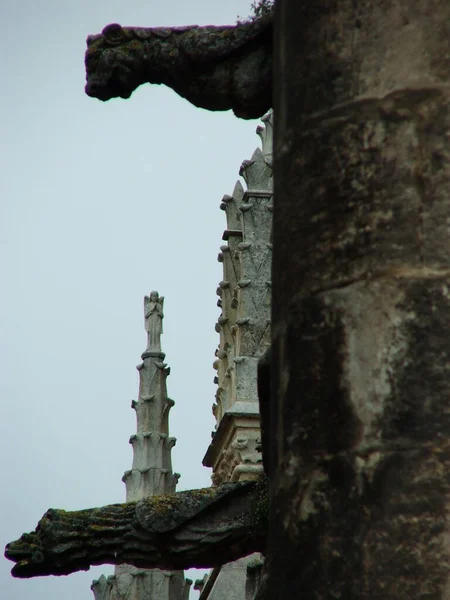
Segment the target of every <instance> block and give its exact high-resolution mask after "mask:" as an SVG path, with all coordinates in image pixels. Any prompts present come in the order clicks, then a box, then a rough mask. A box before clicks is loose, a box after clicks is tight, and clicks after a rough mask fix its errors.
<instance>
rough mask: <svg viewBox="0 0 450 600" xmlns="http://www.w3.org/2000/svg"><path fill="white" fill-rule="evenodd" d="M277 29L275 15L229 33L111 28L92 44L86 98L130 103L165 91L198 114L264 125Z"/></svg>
mask: <svg viewBox="0 0 450 600" xmlns="http://www.w3.org/2000/svg"><path fill="white" fill-rule="evenodd" d="M272 21H273V17H272V15H271V14H269V15H266V16H264V17H261V18H260V19H256V20H254V21H250V22H245V23H240V24H238V25H235V26H223V27H213V26H207V27H198V26H190V27H171V28H167V27H155V28H143V27H121V26H120V25H117V24H111V25H107V26H106V27H105V28H104V29H103V31H102V33H101V34H98V35H91V36H89V37H88V38H87V45H88V48H87V51H86V79H87V83H86V93H87V94H88V96H92V97H95V98H98V99H100V100H104V101H105V100H110V99H111V98H117V97H120V98H129V97H130V96H131V94H132V92H133V91H134V90H135V89H136V88H137V87H139V86H140V85H142V84H144V83H156V84H162V83H163V84H165V85H167V86H169V87H170V88H172V89H173V90H175V92H177V94H179V95H180V96H183V98H186V99H187V100H189V102H191V103H192V104H194V105H195V106H198V107H201V108H206V109H208V110H229V109H232V110H233V112H234V113H235V115H236V116H238V117H241V118H243V119H255V118H258V117H261V116H262V115H263V114H264V113H265V112H267V110H268V109H270V108H271V106H272Z"/></svg>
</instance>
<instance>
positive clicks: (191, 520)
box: [5, 479, 268, 578]
mask: <svg viewBox="0 0 450 600" xmlns="http://www.w3.org/2000/svg"><path fill="white" fill-rule="evenodd" d="M267 510H268V509H267V482H266V480H265V479H261V480H260V481H253V482H246V483H227V484H223V485H221V486H219V487H212V488H205V489H200V490H189V491H185V492H178V493H176V494H167V495H163V496H151V497H149V498H146V499H145V500H141V501H140V502H129V503H126V504H112V505H110V506H104V507H101V508H92V509H87V510H80V511H64V510H54V509H50V510H48V511H47V512H46V513H45V515H44V516H43V517H42V519H41V520H40V521H39V523H38V526H37V527H36V530H35V531H34V532H32V533H25V534H23V535H22V536H21V537H20V538H19V539H18V540H16V541H14V542H11V543H10V544H8V545H7V547H6V551H5V556H6V558H8V559H10V560H12V561H14V562H15V563H16V565H15V566H14V567H13V569H12V574H13V575H14V576H15V577H21V578H27V577H36V576H43V575H68V574H70V573H74V572H76V571H87V570H88V569H89V567H90V566H93V565H101V564H114V565H118V564H123V563H126V564H132V565H135V566H136V567H139V568H163V569H164V568H166V569H185V568H189V567H213V566H215V565H220V564H224V563H226V562H229V561H232V560H235V559H237V558H240V557H241V556H246V555H248V554H251V553H252V552H258V551H259V552H261V551H264V550H265V540H266V532H267Z"/></svg>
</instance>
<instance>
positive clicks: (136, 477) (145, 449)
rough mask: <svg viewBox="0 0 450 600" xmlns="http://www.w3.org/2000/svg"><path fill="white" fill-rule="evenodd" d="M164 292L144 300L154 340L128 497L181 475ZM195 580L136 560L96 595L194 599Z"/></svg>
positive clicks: (166, 486)
mask: <svg viewBox="0 0 450 600" xmlns="http://www.w3.org/2000/svg"><path fill="white" fill-rule="evenodd" d="M163 304H164V298H162V297H160V296H159V294H158V293H157V292H152V294H151V295H150V297H146V299H145V303H144V309H145V317H146V318H145V322H146V330H147V333H148V344H147V349H146V351H145V352H144V353H143V354H142V363H141V364H139V365H138V366H137V370H138V372H139V397H138V400H137V401H135V400H133V401H132V403H131V406H132V408H133V409H134V410H135V411H136V418H137V431H136V433H135V434H133V435H132V436H131V437H130V444H131V445H132V447H133V464H132V468H131V469H130V470H129V471H125V474H124V476H123V478H122V480H123V481H124V483H125V486H126V501H127V502H135V501H138V500H141V499H143V498H147V497H148V496H153V495H159V494H169V493H172V492H175V487H176V484H177V481H178V479H179V475H178V474H177V473H173V472H172V458H171V450H172V448H173V446H174V445H175V442H176V439H175V438H174V437H170V435H169V411H170V409H171V408H172V406H173V405H174V401H173V400H171V399H170V398H169V397H168V395H167V385H166V379H167V376H168V375H169V373H170V368H168V367H167V365H166V363H164V358H165V354H164V353H163V352H162V351H161V341H160V336H161V333H162V319H163V313H162V308H163ZM190 585H191V581H190V580H188V579H185V578H184V574H183V571H161V570H159V569H138V568H136V567H133V566H131V565H119V566H117V567H115V570H114V575H111V576H109V577H105V576H104V575H102V576H101V577H100V579H98V580H95V581H94V582H93V583H92V586H91V589H92V591H93V593H94V596H95V600H188V597H189V588H190Z"/></svg>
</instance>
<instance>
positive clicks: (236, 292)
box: [196, 112, 273, 600]
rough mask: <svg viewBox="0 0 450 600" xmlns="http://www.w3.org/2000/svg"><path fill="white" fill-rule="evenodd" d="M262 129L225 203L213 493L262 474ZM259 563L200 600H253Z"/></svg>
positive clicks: (266, 187)
mask: <svg viewBox="0 0 450 600" xmlns="http://www.w3.org/2000/svg"><path fill="white" fill-rule="evenodd" d="M262 121H263V123H264V126H263V127H261V126H259V127H258V128H257V130H256V131H257V134H258V135H259V136H260V138H261V142H262V149H261V150H260V149H259V148H258V149H257V150H255V152H254V153H253V156H252V158H251V160H245V161H244V162H243V163H242V166H241V169H240V171H239V174H240V175H241V176H242V177H243V179H244V181H245V184H246V188H247V189H244V187H243V186H242V185H241V183H240V182H239V181H238V182H237V183H236V186H235V188H234V191H233V194H232V195H231V196H228V195H226V196H224V197H223V199H222V203H221V206H220V207H221V209H222V210H224V211H225V214H226V218H227V228H226V230H225V232H224V234H223V240H224V244H223V245H222V246H221V248H220V254H219V257H218V259H219V262H221V263H222V264H223V278H222V281H221V282H220V283H219V287H218V288H217V294H218V296H219V301H218V305H219V307H220V308H221V315H220V317H219V319H218V322H217V324H216V331H217V332H218V333H219V335H220V342H219V347H218V349H217V350H216V361H215V362H214V368H215V369H216V371H217V375H216V377H215V383H216V384H217V391H216V402H215V404H214V405H213V413H214V415H215V417H216V422H217V423H216V429H215V431H214V432H213V438H212V441H211V444H210V446H209V448H208V450H207V452H206V455H205V457H204V459H203V464H204V465H205V466H208V467H212V469H213V475H212V480H213V484H214V485H219V484H221V483H224V482H227V481H245V480H249V479H256V478H258V477H259V476H260V475H262V473H263V465H262V455H261V451H260V436H261V433H260V416H259V403H258V392H257V363H258V360H259V358H260V357H261V356H262V355H263V354H264V352H265V351H266V350H267V349H268V347H269V346H270V333H271V326H270V318H271V296H272V294H271V285H272V283H271V281H272V278H271V265H272V196H273V192H272V190H273V180H272V127H273V123H272V113H271V112H270V113H268V114H267V115H266V116H265V117H263V118H262ZM261 565H262V560H261V556H260V555H259V554H258V555H255V554H253V555H251V556H249V557H246V558H243V559H240V560H238V561H235V562H233V563H229V564H227V565H223V566H222V567H220V568H217V569H213V571H212V572H211V574H210V576H209V578H206V579H205V580H201V581H199V582H197V583H196V587H197V589H200V590H201V595H200V599H201V600H206V598H208V600H222V599H223V600H225V599H227V600H228V599H229V600H244V598H245V599H246V600H253V598H254V596H255V594H256V591H257V587H258V582H259V576H260V572H261Z"/></svg>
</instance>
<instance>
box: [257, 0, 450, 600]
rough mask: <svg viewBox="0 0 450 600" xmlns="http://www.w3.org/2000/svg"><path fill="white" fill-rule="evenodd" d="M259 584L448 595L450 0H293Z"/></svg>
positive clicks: (281, 130) (335, 594)
mask: <svg viewBox="0 0 450 600" xmlns="http://www.w3.org/2000/svg"><path fill="white" fill-rule="evenodd" d="M276 12H277V17H276V20H277V23H276V28H277V31H278V32H282V35H281V34H280V35H278V36H277V35H276V38H275V39H276V40H277V47H276V60H275V69H274V73H275V77H276V82H275V96H274V97H275V106H274V109H275V111H276V115H277V122H276V132H275V133H276V135H275V154H274V155H275V172H276V180H275V211H274V266H273V279H274V298H273V313H272V314H273V348H272V351H273V362H272V374H273V377H272V400H271V402H272V406H271V410H270V414H271V419H270V425H269V427H270V440H271V444H270V449H271V452H270V456H269V464H270V472H271V475H272V481H271V486H272V492H271V494H272V498H271V514H270V532H269V548H270V553H269V556H268V561H267V562H268V567H269V568H268V586H267V590H266V592H265V594H264V595H261V598H271V599H272V598H277V600H284V599H288V598H289V599H292V598H346V599H349V600H350V599H355V600H356V599H358V600H362V599H367V600H368V599H375V598H377V599H378V598H380V599H381V598H382V599H384V600H394V599H395V600H399V599H401V600H403V599H405V600H406V599H408V600H411V599H418V598H430V599H431V598H433V599H436V600H437V599H440V600H443V599H448V598H450V576H449V573H450V568H449V567H450V544H449V535H448V532H449V527H450V522H449V514H450V511H449V498H450V447H449V435H450V419H449V414H450V410H449V406H450V386H449V381H450V379H449V374H450V362H449V356H450V331H449V323H450V303H449V292H448V290H449V289H450V244H449V229H448V224H449V222H450V143H449V140H450V135H449V132H450V89H449V85H448V82H449V80H450V61H449V57H450V46H449V40H450V3H449V2H448V1H447V0H443V1H439V0H431V1H428V0H426V1H425V0H414V1H412V0H398V1H395V2H394V1H387V0H381V1H379V2H353V1H351V0H342V1H340V2H334V3H330V2H328V1H325V0H318V1H314V2H298V1H297V0H279V1H278V2H277V8H276Z"/></svg>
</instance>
